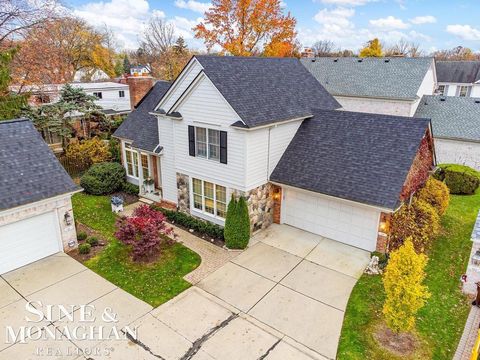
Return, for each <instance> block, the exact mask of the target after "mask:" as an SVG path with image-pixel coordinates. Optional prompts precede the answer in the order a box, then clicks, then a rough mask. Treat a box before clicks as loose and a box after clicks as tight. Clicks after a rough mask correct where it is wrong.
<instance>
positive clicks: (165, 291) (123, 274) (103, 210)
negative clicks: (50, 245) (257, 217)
mask: <svg viewBox="0 0 480 360" xmlns="http://www.w3.org/2000/svg"><path fill="white" fill-rule="evenodd" d="M73 211H74V214H75V218H76V220H77V221H79V222H80V223H82V224H84V225H86V226H88V227H90V228H92V229H93V230H96V231H98V232H99V233H100V234H101V235H103V236H104V237H105V238H106V239H108V241H109V244H108V245H107V246H106V248H105V249H104V250H103V251H102V252H101V253H99V254H98V255H96V256H95V257H93V258H92V259H90V260H88V261H87V262H86V263H85V265H86V266H87V267H88V268H90V269H91V270H93V271H95V272H96V273H97V274H99V275H101V276H103V277H104V278H105V279H107V280H109V281H110V282H112V283H114V284H115V285H117V286H118V287H120V288H122V289H123V290H125V291H127V292H129V293H130V294H132V295H134V296H136V297H137V298H139V299H141V300H143V301H145V302H147V303H149V304H150V305H152V306H159V305H160V304H162V303H164V302H166V301H168V300H170V299H171V298H173V297H174V296H176V295H177V294H179V293H181V292H182V291H184V290H185V289H187V288H188V287H190V284H189V283H188V282H187V281H185V280H184V279H183V276H184V275H186V274H188V273H189V272H191V271H192V270H194V269H195V268H196V267H198V265H200V261H201V259H200V256H199V255H198V254H197V253H195V252H193V251H192V250H190V249H188V248H186V247H185V246H183V245H181V244H179V243H175V244H174V245H172V246H168V247H166V248H165V249H163V250H162V252H161V254H160V257H159V259H158V260H157V261H156V262H155V263H152V264H138V263H134V262H132V261H131V260H130V256H129V249H128V247H126V246H124V245H123V244H122V243H120V242H119V241H118V240H117V239H116V238H115V237H114V236H113V233H114V231H115V220H116V218H117V217H116V215H115V214H113V213H112V212H111V208H110V198H109V197H108V196H93V195H86V194H83V193H80V194H76V195H74V196H73Z"/></svg>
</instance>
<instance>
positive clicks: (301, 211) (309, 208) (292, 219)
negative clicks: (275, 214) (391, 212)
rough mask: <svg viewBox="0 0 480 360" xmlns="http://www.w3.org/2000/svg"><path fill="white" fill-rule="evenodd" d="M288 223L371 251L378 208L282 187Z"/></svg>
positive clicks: (375, 238) (377, 219) (373, 244)
mask: <svg viewBox="0 0 480 360" xmlns="http://www.w3.org/2000/svg"><path fill="white" fill-rule="evenodd" d="M284 201H285V206H284V208H283V209H284V211H285V217H284V222H285V223H286V224H288V225H292V226H295V227H297V228H300V229H303V230H306V231H309V232H312V233H314V234H318V235H322V236H325V237H327V238H330V239H332V240H336V241H340V242H343V243H346V244H349V245H352V246H355V247H358V248H361V249H365V250H368V251H374V250H375V248H376V243H377V231H378V221H379V219H380V211H378V210H374V209H369V208H366V207H362V206H355V205H350V204H349V203H346V202H342V201H338V200H335V199H330V198H326V197H321V196H318V195H315V194H314V193H307V192H304V191H298V190H293V189H286V190H285V200H284Z"/></svg>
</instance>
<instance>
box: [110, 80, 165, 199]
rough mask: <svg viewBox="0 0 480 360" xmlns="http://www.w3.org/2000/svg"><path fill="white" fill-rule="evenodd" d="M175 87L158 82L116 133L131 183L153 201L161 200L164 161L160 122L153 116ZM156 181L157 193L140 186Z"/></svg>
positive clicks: (154, 188)
mask: <svg viewBox="0 0 480 360" xmlns="http://www.w3.org/2000/svg"><path fill="white" fill-rule="evenodd" d="M170 85H171V83H169V82H166V81H157V82H156V83H155V85H154V86H153V87H152V88H151V89H150V91H149V92H148V93H147V94H146V95H145V97H144V98H143V99H142V100H141V101H140V102H139V103H138V104H137V106H136V109H135V110H134V111H132V112H131V113H130V114H128V116H127V118H126V119H125V121H124V122H123V123H122V124H121V125H120V127H119V128H118V129H117V130H116V131H115V134H114V136H115V137H117V138H119V139H121V140H122V141H121V151H122V160H123V161H122V162H123V165H124V166H125V170H126V172H127V179H128V181H129V182H131V183H132V184H135V185H139V186H140V194H141V195H142V196H144V197H146V198H150V199H151V200H153V201H160V200H161V194H160V192H161V190H160V189H161V176H160V158H159V156H158V155H159V154H160V152H161V151H162V146H161V145H160V144H159V135H158V120H157V117H156V116H155V115H152V114H150V112H152V111H154V110H155V107H156V106H157V104H158V101H159V99H161V98H162V97H163V95H164V94H165V93H166V92H167V90H168V88H169V87H170ZM140 177H141V178H142V179H143V180H145V179H147V178H151V179H153V180H154V187H153V189H147V188H146V187H145V186H143V184H142V182H140V180H139V179H140Z"/></svg>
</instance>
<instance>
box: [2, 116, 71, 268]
mask: <svg viewBox="0 0 480 360" xmlns="http://www.w3.org/2000/svg"><path fill="white" fill-rule="evenodd" d="M0 169H2V170H1V173H0V241H1V243H0V246H1V251H0V274H3V273H6V272H8V271H11V270H14V269H16V268H18V267H21V266H24V265H26V264H29V263H31V262H34V261H36V260H39V259H41V258H44V257H47V256H49V255H52V254H54V253H56V252H59V251H63V250H67V249H71V248H75V247H76V246H77V240H76V233H75V224H74V221H73V213H72V204H71V196H72V194H73V193H75V192H77V191H80V188H79V187H78V186H76V185H75V184H74V183H73V181H72V179H71V178H70V176H69V175H68V174H67V173H66V171H65V170H64V169H63V167H62V166H61V165H60V163H59V162H58V160H57V158H56V157H55V155H54V154H53V153H52V151H51V150H50V149H49V147H48V145H47V144H46V143H45V142H44V141H43V139H42V137H41V136H40V134H39V133H38V131H37V130H36V129H35V128H34V126H33V125H32V123H31V122H30V121H29V120H26V119H18V120H10V121H2V122H0Z"/></svg>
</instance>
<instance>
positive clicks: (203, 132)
mask: <svg viewBox="0 0 480 360" xmlns="http://www.w3.org/2000/svg"><path fill="white" fill-rule="evenodd" d="M195 148H196V156H198V157H203V158H206V159H211V160H215V161H219V160H220V131H218V130H212V129H206V128H200V127H196V128H195Z"/></svg>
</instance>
